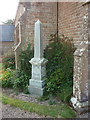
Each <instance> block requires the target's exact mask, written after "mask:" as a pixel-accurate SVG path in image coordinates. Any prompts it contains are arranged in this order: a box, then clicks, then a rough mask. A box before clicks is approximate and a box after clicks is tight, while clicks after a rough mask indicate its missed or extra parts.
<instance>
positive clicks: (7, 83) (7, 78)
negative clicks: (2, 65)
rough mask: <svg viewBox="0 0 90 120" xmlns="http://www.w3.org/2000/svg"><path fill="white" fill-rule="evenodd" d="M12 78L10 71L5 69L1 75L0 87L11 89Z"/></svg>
mask: <svg viewBox="0 0 90 120" xmlns="http://www.w3.org/2000/svg"><path fill="white" fill-rule="evenodd" d="M12 76H13V72H12V71H11V70H10V69H7V70H6V71H5V72H4V73H3V75H2V78H1V79H2V80H0V85H2V87H4V88H12V87H13V81H12ZM1 82H2V83H1Z"/></svg>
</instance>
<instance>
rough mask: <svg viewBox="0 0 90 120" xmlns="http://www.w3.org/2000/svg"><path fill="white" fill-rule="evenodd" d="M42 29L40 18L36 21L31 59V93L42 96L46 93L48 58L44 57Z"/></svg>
mask: <svg viewBox="0 0 90 120" xmlns="http://www.w3.org/2000/svg"><path fill="white" fill-rule="evenodd" d="M41 30H42V28H41V22H40V21H39V20H38V21H37V22H36V23H35V39H34V58H32V59H31V60H30V63H31V64H32V78H31V79H30V81H29V91H30V93H31V94H35V95H39V96H42V95H43V93H44V88H45V80H46V63H47V60H46V59H45V58H43V41H42V33H41Z"/></svg>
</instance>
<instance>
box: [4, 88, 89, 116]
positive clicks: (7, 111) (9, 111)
mask: <svg viewBox="0 0 90 120" xmlns="http://www.w3.org/2000/svg"><path fill="white" fill-rule="evenodd" d="M2 93H4V94H6V95H8V96H10V97H12V98H16V99H21V100H23V101H27V102H33V103H37V104H43V105H48V100H47V101H44V102H40V101H38V100H37V97H36V96H32V95H27V94H24V93H19V94H18V95H16V94H15V93H14V92H13V90H12V89H3V90H2ZM56 102H57V103H58V104H59V105H60V104H62V102H61V101H59V102H58V101H56ZM2 117H3V118H50V116H40V115H38V114H36V113H30V112H28V111H24V110H21V109H20V108H16V107H14V106H10V105H4V104H3V105H2ZM88 117H90V112H89V113H84V114H81V115H78V116H77V118H88Z"/></svg>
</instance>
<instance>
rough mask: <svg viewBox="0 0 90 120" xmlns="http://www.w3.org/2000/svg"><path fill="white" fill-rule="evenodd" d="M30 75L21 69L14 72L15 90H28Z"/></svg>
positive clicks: (25, 91)
mask: <svg viewBox="0 0 90 120" xmlns="http://www.w3.org/2000/svg"><path fill="white" fill-rule="evenodd" d="M28 84H29V77H28V76H27V75H26V74H25V73H24V72H23V71H20V70H17V71H16V72H15V73H14V77H13V88H14V90H15V91H22V92H24V93H27V92H28V88H27V86H28Z"/></svg>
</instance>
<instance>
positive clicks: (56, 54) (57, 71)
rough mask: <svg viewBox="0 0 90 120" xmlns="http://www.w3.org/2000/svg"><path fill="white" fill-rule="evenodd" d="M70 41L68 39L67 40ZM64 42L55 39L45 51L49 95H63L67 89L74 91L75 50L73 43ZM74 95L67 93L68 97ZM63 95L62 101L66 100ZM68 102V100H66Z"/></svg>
mask: <svg viewBox="0 0 90 120" xmlns="http://www.w3.org/2000/svg"><path fill="white" fill-rule="evenodd" d="M67 39H68V38H67ZM65 40H66V38H64V41H62V39H61V38H59V39H57V38H55V39H54V41H53V42H52V43H51V44H49V45H48V46H47V47H46V49H45V52H44V53H45V58H46V59H48V63H47V81H46V92H48V94H52V95H57V94H58V93H60V94H62V90H63V91H64V90H65V88H66V87H67V88H68V91H69V90H72V87H73V63H74V59H73V52H74V50H75V48H74V47H73V44H72V43H71V42H67V41H65ZM71 94H72V91H71V92H70V94H69V92H68V93H67V97H69V96H70V95H71ZM64 95H65V94H62V95H61V96H63V97H62V100H64V98H65V97H64ZM66 100H67V98H66ZM64 101H65V100H64Z"/></svg>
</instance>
